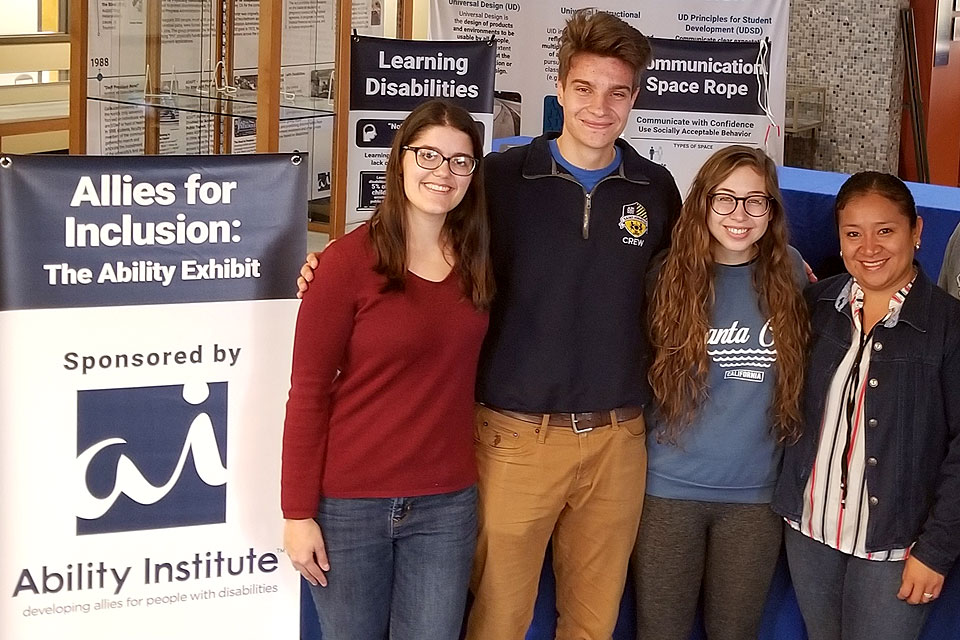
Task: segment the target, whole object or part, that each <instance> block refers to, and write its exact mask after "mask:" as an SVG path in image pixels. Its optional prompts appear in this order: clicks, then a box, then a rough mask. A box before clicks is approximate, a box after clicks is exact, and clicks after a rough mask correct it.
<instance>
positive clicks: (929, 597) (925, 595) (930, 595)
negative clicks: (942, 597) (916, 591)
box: [923, 592, 933, 600]
mask: <svg viewBox="0 0 960 640" xmlns="http://www.w3.org/2000/svg"><path fill="white" fill-rule="evenodd" d="M923 599H924V600H933V594H932V593H926V592H924V594H923Z"/></svg>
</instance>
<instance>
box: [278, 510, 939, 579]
mask: <svg viewBox="0 0 960 640" xmlns="http://www.w3.org/2000/svg"><path fill="white" fill-rule="evenodd" d="M283 547H284V549H286V551H287V555H288V556H290V561H291V562H292V563H293V568H294V569H296V570H297V571H299V572H300V575H302V576H303V577H304V578H306V579H307V581H308V582H309V583H310V584H312V585H313V586H317V585H318V584H319V585H320V586H321V587H325V586H327V576H325V575H324V574H323V572H324V571H329V570H330V561H329V560H327V548H326V546H325V545H324V543H323V532H321V531H320V525H319V524H317V522H316V521H315V520H313V519H312V518H306V519H304V520H284V525H283ZM938 593H939V591H938Z"/></svg>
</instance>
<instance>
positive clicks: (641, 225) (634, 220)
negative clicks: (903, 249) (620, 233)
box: [620, 202, 649, 238]
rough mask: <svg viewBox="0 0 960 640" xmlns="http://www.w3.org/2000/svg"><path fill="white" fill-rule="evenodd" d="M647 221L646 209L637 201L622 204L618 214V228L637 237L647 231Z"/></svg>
mask: <svg viewBox="0 0 960 640" xmlns="http://www.w3.org/2000/svg"><path fill="white" fill-rule="evenodd" d="M648 227H649V221H648V218H647V210H646V209H644V208H643V205H642V204H640V203H639V202H632V203H630V204H625V205H623V209H622V212H621V214H620V228H621V229H623V230H625V231H626V232H627V233H629V234H630V235H631V236H632V237H634V238H639V237H641V236H643V235H644V234H646V233H647V228H648Z"/></svg>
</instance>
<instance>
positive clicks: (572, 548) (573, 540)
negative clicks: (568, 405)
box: [467, 406, 647, 640]
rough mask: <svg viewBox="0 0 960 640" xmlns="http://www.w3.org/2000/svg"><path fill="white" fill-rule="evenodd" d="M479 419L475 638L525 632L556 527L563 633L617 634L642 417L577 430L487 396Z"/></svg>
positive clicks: (586, 639)
mask: <svg viewBox="0 0 960 640" xmlns="http://www.w3.org/2000/svg"><path fill="white" fill-rule="evenodd" d="M544 422H546V420H544ZM475 428H476V432H475V441H476V450H477V463H478V467H479V473H480V480H479V484H478V489H479V527H480V537H479V541H478V544H477V555H476V558H475V560H474V567H473V576H472V579H471V588H472V590H473V593H474V603H473V608H472V610H471V613H470V619H469V621H468V626H467V639H468V640H514V639H515V640H523V638H524V636H525V635H526V632H527V629H528V628H529V626H530V621H531V620H532V618H533V607H534V602H535V600H536V597H537V586H538V583H539V579H540V572H541V569H542V567H543V557H544V553H545V552H546V547H547V542H549V541H550V538H551V536H552V537H553V570H554V574H555V575H556V582H557V612H558V614H559V618H558V621H557V636H556V637H557V638H558V639H560V640H609V638H610V637H611V636H612V634H613V629H614V627H615V626H616V623H617V615H618V613H619V610H620V599H621V597H622V595H623V588H624V582H625V580H626V574H627V565H628V564H629V559H630V552H631V550H632V548H633V544H634V542H635V540H636V536H637V526H638V524H639V522H640V513H641V511H642V508H643V495H644V485H645V482H646V472H647V452H646V442H645V439H644V422H643V417H642V416H641V417H639V418H636V419H634V420H629V421H624V422H619V423H618V422H617V421H616V419H615V418H614V420H613V424H612V425H611V426H608V427H602V428H598V429H595V430H593V431H589V432H587V433H580V434H577V433H574V432H573V430H571V429H569V428H564V427H556V426H546V425H536V424H532V423H529V422H524V421H521V420H516V419H514V418H510V417H507V416H504V415H503V414H500V413H497V412H496V411H493V410H491V409H488V408H486V407H483V406H478V407H477V412H476V425H475Z"/></svg>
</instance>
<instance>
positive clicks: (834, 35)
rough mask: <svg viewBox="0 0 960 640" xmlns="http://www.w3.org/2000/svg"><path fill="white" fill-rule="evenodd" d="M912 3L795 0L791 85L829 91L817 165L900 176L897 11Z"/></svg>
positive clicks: (789, 65) (900, 0) (904, 0)
mask: <svg viewBox="0 0 960 640" xmlns="http://www.w3.org/2000/svg"><path fill="white" fill-rule="evenodd" d="M909 5H910V2H909V0H869V1H868V0H829V1H824V0H790V36H789V38H790V40H789V45H788V51H787V82H789V83H796V84H805V85H817V86H823V87H826V88H827V106H826V115H825V120H826V121H825V122H824V126H823V128H822V129H821V131H820V135H819V139H818V140H817V144H816V151H815V153H812V155H813V156H814V157H813V158H812V159H811V162H810V163H809V164H810V166H812V168H816V169H822V170H825V171H841V172H845V173H853V172H856V171H859V170H862V169H873V170H878V171H889V172H892V173H896V171H897V156H898V151H899V148H900V118H901V112H902V109H901V105H902V99H903V69H904V61H903V47H902V45H901V42H900V9H901V8H906V7H909ZM808 149H809V147H808Z"/></svg>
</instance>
